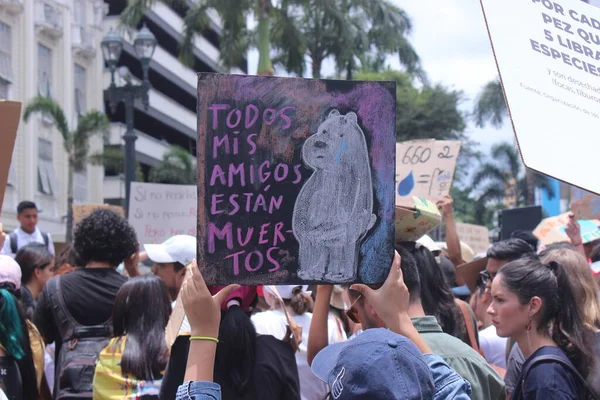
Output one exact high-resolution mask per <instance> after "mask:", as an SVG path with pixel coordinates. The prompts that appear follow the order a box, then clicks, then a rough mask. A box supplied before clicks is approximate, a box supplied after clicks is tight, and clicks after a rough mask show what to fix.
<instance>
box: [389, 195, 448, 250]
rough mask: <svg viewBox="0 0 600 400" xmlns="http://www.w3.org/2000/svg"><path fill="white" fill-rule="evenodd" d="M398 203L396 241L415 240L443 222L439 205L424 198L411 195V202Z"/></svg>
mask: <svg viewBox="0 0 600 400" xmlns="http://www.w3.org/2000/svg"><path fill="white" fill-rule="evenodd" d="M405 203H406V205H401V204H396V241H397V242H403V241H414V240H417V239H419V238H420V237H421V236H423V235H424V234H426V233H427V232H429V231H431V230H432V229H433V228H435V227H436V226H438V225H439V224H440V223H441V222H442V215H441V214H440V211H439V210H438V208H437V206H436V205H435V204H434V203H433V202H431V201H429V200H427V199H424V198H421V197H416V196H414V197H411V198H410V204H409V202H408V201H405Z"/></svg>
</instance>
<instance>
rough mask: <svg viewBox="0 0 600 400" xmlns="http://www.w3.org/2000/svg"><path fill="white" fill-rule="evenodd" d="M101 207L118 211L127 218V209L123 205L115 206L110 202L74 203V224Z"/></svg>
mask: <svg viewBox="0 0 600 400" xmlns="http://www.w3.org/2000/svg"><path fill="white" fill-rule="evenodd" d="M99 208H106V209H109V210H111V211H114V212H116V213H117V214H119V215H120V216H121V217H123V218H125V211H124V210H123V207H121V206H113V205H110V204H73V224H75V225H77V224H78V223H80V222H81V221H82V220H83V219H84V218H85V217H87V216H88V215H90V214H91V213H93V212H94V211H95V210H97V209H99Z"/></svg>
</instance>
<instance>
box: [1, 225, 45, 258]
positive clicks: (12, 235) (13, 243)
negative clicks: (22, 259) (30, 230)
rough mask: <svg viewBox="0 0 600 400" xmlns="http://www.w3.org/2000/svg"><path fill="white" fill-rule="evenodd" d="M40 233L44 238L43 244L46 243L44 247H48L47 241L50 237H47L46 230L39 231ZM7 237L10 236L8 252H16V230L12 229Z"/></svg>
mask: <svg viewBox="0 0 600 400" xmlns="http://www.w3.org/2000/svg"><path fill="white" fill-rule="evenodd" d="M40 233H41V234H42V238H44V244H45V245H46V247H48V243H50V238H49V237H48V234H47V233H46V232H41V231H40ZM8 237H9V238H10V252H11V253H13V254H17V251H18V250H19V248H18V246H17V232H15V231H12V232H11V233H9V234H8Z"/></svg>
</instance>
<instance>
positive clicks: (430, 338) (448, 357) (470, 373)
mask: <svg viewBox="0 0 600 400" xmlns="http://www.w3.org/2000/svg"><path fill="white" fill-rule="evenodd" d="M412 322H413V324H414V326H415V328H416V329H417V331H418V332H419V333H420V334H421V336H422V337H423V340H425V342H426V343H427V344H428V345H429V347H430V348H431V351H432V352H433V353H434V354H437V355H439V356H440V357H442V358H443V359H444V361H446V362H447V363H448V365H449V366H450V367H451V368H453V369H454V370H455V371H456V372H457V373H458V374H459V375H460V376H462V377H463V378H465V379H466V380H467V381H469V383H470V384H471V388H472V392H471V398H472V399H476V400H500V399H506V392H505V389H504V381H503V380H502V378H500V375H498V373H497V372H496V371H494V369H493V368H492V367H490V365H489V364H488V363H487V362H486V361H485V359H484V358H483V357H482V356H481V355H480V354H479V353H477V352H476V351H475V350H473V348H471V347H470V346H469V345H467V344H465V343H464V342H463V341H462V340H460V339H457V338H455V337H454V336H450V335H448V334H447V333H444V332H443V331H442V327H441V326H440V325H439V324H438V322H437V320H436V319H435V317H432V316H427V317H417V318H412Z"/></svg>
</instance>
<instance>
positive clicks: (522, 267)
mask: <svg viewBox="0 0 600 400" xmlns="http://www.w3.org/2000/svg"><path fill="white" fill-rule="evenodd" d="M574 293H575V292H574V290H573V287H572V285H571V282H570V281H569V276H568V273H567V271H566V269H565V267H563V266H562V265H561V264H559V263H557V262H555V261H551V262H548V263H542V262H540V261H539V260H537V259H536V258H533V257H528V258H523V259H519V260H516V261H512V262H510V263H508V264H506V265H505V266H503V267H502V268H501V269H500V270H499V272H498V274H497V275H496V277H495V279H494V281H493V282H492V303H491V304H490V306H489V308H488V313H489V314H490V315H491V316H492V322H493V324H494V326H495V327H496V331H497V333H498V335H499V336H501V337H510V338H512V339H513V340H514V341H516V342H517V344H518V345H519V348H520V349H521V350H522V351H523V354H524V356H525V358H526V361H525V363H524V364H523V368H522V370H521V376H520V378H519V379H518V381H517V382H519V383H520V384H518V385H517V386H516V388H515V391H514V393H513V397H512V398H513V399H515V400H520V399H525V400H528V399H539V398H548V399H552V398H560V399H573V400H575V399H582V398H586V393H587V392H586V391H587V385H586V383H585V378H583V377H587V376H588V375H589V373H590V372H591V370H592V367H593V365H594V357H593V343H594V335H593V332H592V331H591V330H590V329H589V328H588V327H586V325H585V323H584V318H583V316H582V315H581V311H580V307H579V306H578V304H577V299H576V298H575V295H574Z"/></svg>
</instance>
